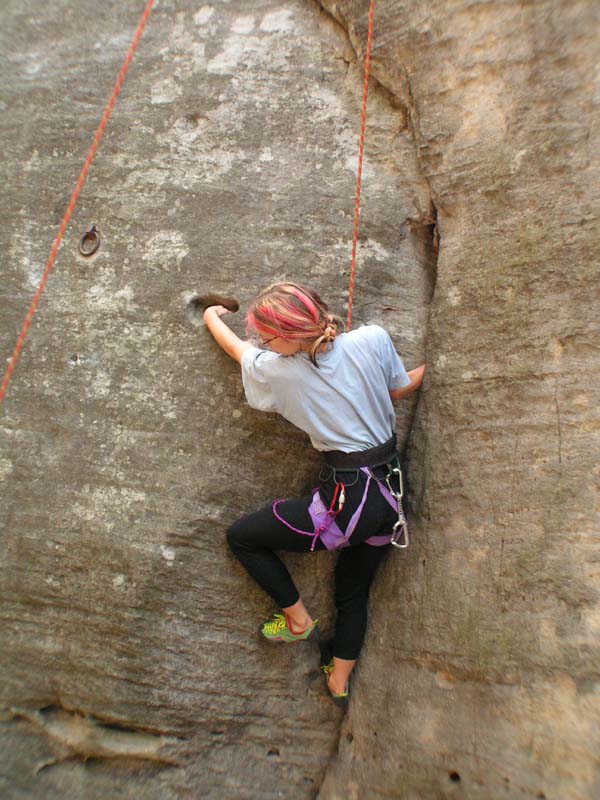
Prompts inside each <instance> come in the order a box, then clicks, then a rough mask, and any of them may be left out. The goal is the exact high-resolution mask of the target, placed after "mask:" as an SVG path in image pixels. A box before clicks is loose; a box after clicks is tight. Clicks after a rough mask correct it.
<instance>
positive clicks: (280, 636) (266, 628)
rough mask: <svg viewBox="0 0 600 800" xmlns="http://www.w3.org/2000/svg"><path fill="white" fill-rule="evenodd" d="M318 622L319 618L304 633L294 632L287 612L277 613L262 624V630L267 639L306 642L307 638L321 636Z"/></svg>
mask: <svg viewBox="0 0 600 800" xmlns="http://www.w3.org/2000/svg"><path fill="white" fill-rule="evenodd" d="M318 622H319V620H318V619H316V620H315V621H314V622H313V624H312V625H310V626H309V627H308V628H307V629H306V630H305V631H302V633H292V631H291V630H290V628H289V625H288V620H287V617H286V616H285V614H275V616H274V617H273V619H270V620H269V621H268V622H263V624H262V625H261V626H260V632H261V633H262V635H263V636H264V637H265V639H269V641H271V642H305V641H306V640H307V639H318V638H319V630H318V628H317V623H318Z"/></svg>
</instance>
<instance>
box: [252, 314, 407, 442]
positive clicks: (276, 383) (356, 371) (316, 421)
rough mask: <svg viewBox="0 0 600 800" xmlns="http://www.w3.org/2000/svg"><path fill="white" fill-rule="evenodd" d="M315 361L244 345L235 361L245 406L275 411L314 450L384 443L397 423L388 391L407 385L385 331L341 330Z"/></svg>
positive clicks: (371, 328)
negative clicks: (306, 438) (238, 361)
mask: <svg viewBox="0 0 600 800" xmlns="http://www.w3.org/2000/svg"><path fill="white" fill-rule="evenodd" d="M317 362H318V365H319V366H318V367H315V365H314V364H312V363H311V361H310V359H309V357H308V354H307V353H304V352H300V353H296V354H295V355H293V356H282V355H279V354H277V353H271V352H267V351H265V350H260V349H258V348H252V349H251V350H247V351H246V352H245V353H244V355H243V357H242V364H241V366H242V380H243V384H244V390H245V392H246V398H247V400H248V403H249V404H250V405H251V406H252V407H253V408H258V409H260V410H262V411H277V412H279V413H280V414H281V415H282V416H284V417H285V418H286V419H288V420H289V421H290V422H292V423H293V424H294V425H296V426H297V427H298V428H301V429H302V430H303V431H306V433H308V435H309V436H310V439H311V442H312V444H313V446H314V447H315V448H316V449H317V450H343V451H345V452H352V451H356V450H367V449H369V448H370V447H375V446H377V445H379V444H383V442H385V441H387V440H388V439H389V438H390V436H391V435H392V433H393V431H394V427H395V422H396V416H395V413H394V407H393V405H392V401H391V398H390V395H389V390H390V389H398V388H401V387H403V386H407V385H408V384H409V383H410V379H409V377H408V375H407V373H406V370H405V369H404V365H403V364H402V361H401V360H400V358H399V356H398V354H397V353H396V351H395V349H394V346H393V344H392V341H391V339H390V337H389V335H388V333H387V332H386V331H385V330H384V329H383V328H380V327H379V326H378V325H367V326H365V327H363V328H357V329H356V330H353V331H350V332H349V333H343V334H340V335H339V336H337V337H336V338H335V340H334V342H333V344H332V345H331V346H330V347H329V349H328V350H327V351H326V352H324V353H319V354H318V355H317Z"/></svg>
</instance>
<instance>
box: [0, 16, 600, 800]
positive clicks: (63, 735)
mask: <svg viewBox="0 0 600 800" xmlns="http://www.w3.org/2000/svg"><path fill="white" fill-rule="evenodd" d="M134 5H135V4H117V3H115V2H107V3H103V4H100V5H98V4H92V3H89V2H88V1H87V0H85V2H81V3H77V4H75V3H73V2H68V1H67V0H63V2H62V3H53V4H49V5H48V4H42V3H39V2H38V0H27V2H24V3H21V4H18V5H17V4H16V3H12V4H8V5H5V7H4V9H3V11H2V26H1V28H2V31H3V33H4V38H5V42H4V45H3V47H2V58H3V74H4V75H7V76H8V78H7V80H6V81H5V87H4V91H3V97H2V110H3V112H4V113H3V115H2V117H3V121H2V139H3V142H4V154H5V160H4V166H3V168H2V169H3V182H4V186H5V199H4V201H3V213H2V221H1V223H0V224H1V231H2V234H1V235H2V243H3V251H4V252H5V253H7V254H9V256H10V257H9V258H8V259H5V260H6V263H7V268H6V270H5V280H4V282H3V287H2V300H3V313H2V326H1V331H0V336H1V341H2V348H3V352H6V354H7V355H8V354H9V353H10V351H11V349H12V346H13V343H14V338H15V335H16V332H17V331H18V328H19V325H20V323H21V321H22V318H23V316H24V313H25V310H26V307H27V304H28V303H29V300H30V297H31V295H32V294H33V291H34V290H35V286H36V285H37V282H38V280H39V276H40V272H41V267H42V265H43V263H44V262H45V259H46V256H47V253H48V251H49V248H50V244H51V241H52V238H53V236H54V234H55V232H56V229H57V226H58V224H59V223H60V219H61V217H62V214H63V212H64V209H65V207H66V204H67V202H68V198H69V195H70V193H71V191H72V188H73V186H74V184H75V181H76V179H77V175H78V172H79V169H80V166H81V163H82V161H83V158H84V155H85V152H86V151H87V148H88V146H89V144H90V142H91V139H92V136H93V133H94V130H95V128H96V125H97V123H98V120H99V118H100V116H101V113H102V109H103V106H104V103H105V102H106V100H107V98H108V96H109V95H110V91H111V88H112V84H113V81H114V79H115V76H116V74H117V72H118V69H119V67H120V65H121V62H122V59H123V57H124V55H125V52H126V50H127V46H128V43H129V41H130V39H131V36H132V34H133V30H134V28H135V25H136V23H137V19H138V16H139V14H140V13H141V10H142V9H141V7H140V8H134ZM323 5H324V6H325V8H326V11H323V10H320V9H319V8H318V7H317V6H316V5H313V4H312V3H306V2H301V1H300V0H288V1H287V2H282V3H273V2H267V0H264V1H262V2H261V1H260V0H248V2H244V3H243V4H241V3H234V2H225V0H223V2H211V3H207V4H205V5H202V6H200V5H198V4H189V3H187V2H184V0H178V1H177V2H175V0H173V1H172V2H169V0H165V2H161V3H160V4H159V5H157V7H156V8H155V9H154V10H153V12H152V14H151V17H150V20H149V23H148V27H147V30H146V32H145V33H144V36H143V38H142V40H141V44H140V47H139V50H138V53H137V54H136V57H135V60H134V62H133V64H132V67H131V68H130V72H129V74H128V77H127V79H126V82H125V84H124V86H123V89H122V92H121V95H120V97H119V100H118V102H117V105H116V106H115V109H114V111H113V116H112V117H111V121H110V123H109V127H108V129H107V132H106V134H105V138H104V139H103V142H102V144H101V147H100V149H99V152H98V154H97V156H96V159H95V161H94V164H93V167H92V170H91V172H90V176H89V178H88V182H87V184H86V186H85V188H84V191H83V193H82V196H81V199H80V202H79V204H78V206H77V209H76V211H75V214H74V216H73V219H72V222H71V224H70V226H69V229H68V231H67V235H66V237H65V240H64V244H63V246H62V248H61V250H60V252H59V257H58V260H57V263H56V266H55V268H54V272H53V274H52V276H51V279H50V281H49V283H48V286H47V289H46V292H45V295H44V300H43V301H42V304H41V306H40V309H39V312H38V314H37V316H36V320H35V322H34V324H33V326H32V329H31V331H30V334H29V338H28V341H27V345H26V347H25V350H24V352H23V356H22V359H21V362H20V364H19V366H18V368H17V371H16V372H15V375H14V377H13V382H12V384H11V387H10V389H9V393H8V395H7V398H6V400H5V403H4V406H3V417H2V420H1V423H0V436H1V443H2V445H1V446H2V450H1V453H0V487H1V489H2V494H3V498H2V504H1V507H0V508H1V510H0V520H1V522H2V525H3V529H4V530H3V538H2V542H3V548H2V551H1V556H0V558H1V564H2V573H1V574H2V577H1V581H2V595H3V604H2V607H1V610H0V624H1V636H2V642H3V646H2V649H1V652H0V663H1V668H2V675H3V678H4V680H3V682H2V697H1V706H2V708H3V709H4V710H3V714H2V722H1V723H0V741H1V745H0V748H1V752H2V755H3V758H2V770H1V771H0V788H1V789H2V794H3V796H6V797H9V798H13V797H14V798H17V797H36V798H37V797H39V798H59V797H60V798H64V797H69V798H75V797H81V796H83V795H85V796H86V797H90V798H104V797H107V796H113V795H115V796H116V795H119V796H122V797H132V798H133V797H136V798H137V797H140V796H143V797H148V798H157V800H158V799H159V798H160V800H163V798H167V800H168V799H169V798H175V797H178V798H179V797H190V798H196V797H203V798H213V797H215V798H217V797H218V798H222V797H227V798H275V797H286V798H288V797H289V798H294V800H295V798H304V797H306V798H309V797H314V796H315V794H317V793H319V794H320V796H321V797H322V798H326V799H327V800H329V799H330V798H344V799H345V798H361V799H362V798H378V797H397V798H407V799H408V798H411V799H412V798H434V797H458V796H461V797H469V798H488V797H490V798H503V797H506V798H513V797H514V798H520V797H538V798H541V797H544V796H545V797H547V798H561V800H562V798H593V797H595V796H596V795H597V794H598V792H599V791H600V786H599V783H600V778H599V775H598V769H597V753H598V751H599V747H600V741H599V739H600V734H599V733H598V731H599V730H600V726H599V725H598V723H599V722H600V708H599V706H600V700H599V698H600V676H599V669H598V664H599V663H600V661H599V655H600V654H599V653H598V645H597V638H598V636H597V634H598V631H599V629H600V612H599V609H598V582H599V575H598V571H597V569H596V568H595V563H597V562H596V561H595V559H597V555H596V552H595V549H594V545H595V544H597V540H595V538H594V537H595V533H596V529H595V527H594V524H593V523H594V520H593V517H592V509H593V488H594V487H593V481H592V478H593V477H594V476H596V475H597V471H596V459H595V458H594V455H595V451H596V450H597V448H594V437H596V440H597V429H598V412H597V407H598V405H597V402H596V403H595V402H594V398H595V394H594V393H595V392H596V394H597V387H598V378H597V372H598V370H597V368H596V367H597V352H598V346H597V343H596V342H594V341H593V339H592V333H593V332H594V328H595V326H594V322H595V316H596V315H594V314H593V305H592V301H593V299H594V289H595V287H596V284H597V275H596V273H595V272H594V271H593V267H592V264H593V256H594V255H595V251H596V249H597V248H596V247H595V246H594V245H595V242H594V240H593V233H594V228H593V224H594V206H593V202H592V201H593V197H592V187H593V185H594V184H593V178H594V177H595V175H594V174H593V169H594V161H593V155H594V152H595V151H594V148H593V146H592V135H591V132H592V125H591V120H592V110H593V92H592V88H593V87H592V78H591V75H592V73H593V66H594V58H593V38H592V36H593V31H594V25H593V17H594V9H593V7H592V3H591V2H587V3H584V2H579V3H578V2H570V3H567V2H558V0H555V2H543V0H542V2H538V3H535V4H533V3H531V4H529V3H504V4H495V3H472V2H469V3H467V2H465V0H462V1H461V0H456V2H452V3H449V2H436V0H433V1H432V2H430V3H427V4H422V3H417V2H408V1H406V2H402V3H400V2H394V1H393V0H378V1H377V4H376V5H377V8H376V19H375V39H374V51H373V58H374V61H373V70H374V75H375V78H376V80H374V82H373V85H372V89H371V95H370V100H369V126H368V132H367V154H366V161H365V171H364V175H363V180H364V187H363V209H362V213H361V242H360V247H359V277H358V282H357V288H356V302H355V307H354V325H360V324H362V323H365V322H379V323H381V324H383V325H384V326H385V327H387V328H388V330H389V331H390V333H391V334H392V337H393V338H394V341H395V343H396V345H397V348H398V350H399V352H400V353H401V354H402V356H403V358H404V360H405V362H406V364H407V366H408V367H409V368H410V367H413V366H415V365H416V364H417V363H419V362H420V361H421V359H422V358H423V357H424V353H426V358H427V362H428V374H427V380H426V385H425V387H424V389H423V391H422V392H421V397H420V399H419V402H418V405H417V406H416V408H415V401H414V400H413V401H410V402H406V403H405V404H404V405H403V407H402V408H400V409H399V425H398V431H399V433H400V435H401V437H402V438H403V439H404V440H406V438H407V436H408V434H409V430H410V429H411V428H412V431H411V433H410V438H409V440H408V449H407V458H406V460H407V466H408V470H409V473H410V479H411V509H410V510H411V518H412V533H413V544H412V547H411V549H410V550H409V552H408V554H406V555H399V554H398V553H393V554H391V557H390V558H389V560H388V562H387V564H386V566H385V568H384V569H383V571H382V573H381V574H380V576H379V579H378V581H377V584H376V586H375V589H374V594H373V603H372V609H371V618H370V630H369V638H368V641H367V646H366V648H365V653H364V658H363V659H362V660H361V664H360V667H359V669H358V670H357V672H356V673H355V674H356V680H355V681H354V684H353V687H352V701H351V704H350V709H349V711H348V714H347V716H346V717H345V719H344V721H343V723H342V726H341V735H340V736H339V747H338V735H339V732H340V721H341V720H340V715H339V712H338V711H337V709H335V708H332V707H331V705H330V703H329V700H328V699H327V698H326V697H325V694H324V691H323V687H322V684H321V682H320V680H319V679H318V678H317V679H316V680H313V679H314V677H315V676H314V672H315V667H316V652H315V651H314V650H313V649H312V648H311V646H310V645H308V646H307V647H301V646H298V649H294V648H288V649H285V648H284V649H283V650H281V649H279V648H274V647H273V648H269V647H268V646H267V644H266V643H264V642H261V641H259V638H258V636H257V634H256V626H257V624H258V622H260V621H261V620H262V619H263V618H264V617H265V616H267V615H268V614H270V613H271V610H272V608H271V605H270V602H269V601H268V599H266V598H264V597H263V596H262V595H261V594H260V592H259V591H258V590H257V589H256V588H255V587H254V586H253V584H252V583H251V581H250V580H249V579H248V578H247V577H246V576H245V574H244V573H243V572H242V570H241V569H240V568H239V567H238V566H237V564H236V563H235V562H234V561H233V559H232V558H231V557H230V556H229V554H228V553H227V552H226V550H225V547H224V540H223V532H224V529H225V528H226V526H227V525H228V524H229V523H230V522H231V521H233V520H234V519H235V518H237V517H238V516H239V515H241V514H243V513H245V512H246V511H249V510H252V509H254V508H256V507H259V506H260V505H262V504H264V503H266V502H268V501H269V500H270V499H272V498H273V497H277V496H285V495H293V494H297V493H300V492H303V491H305V490H306V489H307V488H308V487H309V486H311V485H312V483H313V481H314V479H315V476H316V472H317V470H318V459H317V458H316V457H315V455H314V453H312V452H311V451H310V449H309V448H308V447H307V442H306V439H305V437H304V436H303V435H301V434H299V433H298V432H296V431H294V430H293V429H292V428H291V427H290V426H288V425H287V423H285V422H283V421H281V420H279V419H277V418H275V417H272V416H270V415H264V414H263V415H261V414H259V413H257V412H254V411H252V410H250V409H249V408H248V407H247V406H246V405H245V403H244V399H243V394H242V390H241V386H240V381H239V375H238V370H237V367H236V366H235V364H233V363H232V362H230V361H229V360H228V359H227V358H226V357H225V356H224V355H223V354H222V353H220V352H219V351H218V350H217V348H216V347H215V345H214V343H213V342H212V341H211V340H210V337H209V336H208V334H207V332H206V331H205V330H204V329H203V327H202V325H201V324H200V323H199V321H198V319H197V317H196V316H195V314H194V307H193V303H192V305H190V301H191V300H193V298H194V296H195V293H200V294H202V293H204V292H206V291H218V292H223V293H226V294H235V295H236V296H237V297H238V298H239V300H240V301H241V304H242V308H244V307H245V305H246V304H247V302H248V300H249V299H250V298H251V297H252V296H253V295H254V294H255V292H256V290H257V289H259V288H261V287H262V286H263V285H265V284H267V283H269V282H271V281H273V280H278V279H281V278H295V279H297V280H301V281H304V282H306V283H310V284H313V285H314V286H315V287H316V288H317V289H318V290H320V292H321V293H322V294H323V295H324V296H325V297H327V298H328V299H329V300H330V302H331V305H332V306H333V307H336V308H337V309H338V310H342V309H343V304H344V299H345V292H346V287H347V272H348V263H349V243H350V238H351V227H352V208H353V192H354V168H355V165H356V146H357V135H358V114H359V104H360V91H361V70H360V67H359V66H358V64H357V60H356V55H355V51H357V52H358V53H359V55H362V52H363V50H364V40H365V32H366V6H367V4H366V3H365V2H360V3H358V2H347V3H346V2H336V3H328V2H324V3H323ZM334 20H335V21H334ZM346 31H347V33H346ZM596 128H597V126H596ZM91 222H96V223H97V224H98V227H99V228H100V230H101V232H102V236H103V241H102V245H101V248H100V250H99V251H98V253H97V254H96V255H95V256H93V257H92V258H91V259H84V258H83V257H81V256H79V255H78V254H77V245H78V242H79V239H80V237H81V235H82V233H83V232H84V231H85V229H86V228H87V227H89V225H90V223H91ZM438 243H439V250H438ZM232 326H233V327H234V328H235V329H236V330H237V331H238V332H242V330H243V319H242V315H241V314H240V315H238V317H237V318H235V319H233V320H232ZM413 418H414V423H413ZM288 561H289V563H290V564H291V567H292V570H293V572H294V575H295V576H296V577H297V578H298V584H299V586H300V587H301V589H302V590H303V595H304V599H305V601H306V602H307V604H308V605H309V606H310V607H311V609H314V610H315V611H316V612H317V611H318V613H319V615H320V617H321V619H322V620H323V626H324V628H325V631H327V628H328V627H330V625H331V622H332V609H331V600H330V587H329V583H330V577H331V576H330V572H331V561H330V558H329V557H328V555H327V554H320V555H318V556H316V557H314V558H303V559H302V558H289V559H288Z"/></svg>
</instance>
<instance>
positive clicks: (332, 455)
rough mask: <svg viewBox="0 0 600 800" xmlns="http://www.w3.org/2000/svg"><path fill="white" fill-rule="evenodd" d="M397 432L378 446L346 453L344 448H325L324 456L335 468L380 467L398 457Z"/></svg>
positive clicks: (327, 462) (326, 461)
mask: <svg viewBox="0 0 600 800" xmlns="http://www.w3.org/2000/svg"><path fill="white" fill-rule="evenodd" d="M396 448H397V441H396V434H394V435H393V436H392V438H391V439H388V440H387V442H384V443H383V444H378V445H377V447H370V448H369V449H368V450H355V451H354V452H353V453H344V452H343V450H325V451H324V452H323V456H324V457H325V463H326V464H329V466H330V467H333V468H334V469H338V470H343V469H358V468H359V467H380V466H381V465H382V464H389V463H390V462H392V461H393V460H394V458H395V457H396Z"/></svg>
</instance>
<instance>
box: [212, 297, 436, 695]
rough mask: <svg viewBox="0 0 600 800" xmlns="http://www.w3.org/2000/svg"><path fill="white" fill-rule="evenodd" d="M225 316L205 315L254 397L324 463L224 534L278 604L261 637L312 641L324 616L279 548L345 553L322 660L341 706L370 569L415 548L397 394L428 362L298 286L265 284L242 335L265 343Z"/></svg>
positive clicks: (363, 617)
mask: <svg viewBox="0 0 600 800" xmlns="http://www.w3.org/2000/svg"><path fill="white" fill-rule="evenodd" d="M228 313H231V312H230V311H229V309H227V308H225V307H224V306H222V305H214V306H210V307H208V308H207V309H206V310H205V311H204V321H205V322H206V325H207V327H208V329H209V330H210V332H211V334H212V335H213V337H214V339H215V340H216V342H217V344H219V345H220V346H221V347H222V348H223V350H225V352H226V353H227V354H228V355H230V356H231V357H232V358H234V359H235V360H236V361H237V362H239V363H240V365H241V370H242V382H243V385H244V390H245V393H246V398H247V400H248V403H249V404H250V406H252V407H253V408H257V409H260V410H262V411H277V412H279V413H280V414H281V415H282V416H284V417H285V418H286V419H287V420H289V421H290V422H292V423H293V424H294V425H296V426H297V427H298V428H301V429H302V430H303V431H305V432H306V433H307V434H308V435H309V437H310V439H311V442H312V445H313V447H315V448H316V449H317V450H320V451H322V452H323V457H324V461H325V464H324V466H323V469H322V470H321V474H320V476H319V480H320V482H319V487H318V489H317V490H315V492H314V493H313V494H312V495H309V496H307V497H302V498H300V499H296V500H285V501H278V502H276V503H274V504H273V505H272V506H271V505H269V506H267V507H266V508H263V509H262V510H260V511H257V512H256V513H254V514H250V515H248V516H246V517H243V518H242V519H240V520H238V521H237V522H235V523H234V524H233V525H232V526H231V528H230V529H229V530H228V532H227V540H228V542H229V545H230V547H231V549H232V551H233V553H234V554H235V556H236V557H237V558H238V559H239V561H240V562H241V563H242V565H243V566H244V567H245V569H246V570H247V571H248V572H249V574H250V575H251V576H252V578H254V580H255V581H256V582H257V583H258V585H259V586H260V587H261V588H262V589H263V590H264V591H265V592H267V593H268V594H269V595H270V596H271V598H272V599H273V600H274V601H275V603H276V604H277V605H278V606H279V608H281V609H282V611H283V613H282V614H275V616H274V617H273V619H272V620H270V621H268V622H265V623H264V624H263V625H262V627H261V632H262V634H263V636H265V637H266V638H267V639H270V640H273V641H283V642H296V641H302V640H307V639H310V638H313V637H316V636H317V622H318V620H317V619H313V617H312V616H311V614H310V613H309V611H308V609H307V608H306V607H305V606H304V603H303V602H302V600H301V598H300V594H299V593H298V590H297V589H296V586H295V584H294V581H293V580H292V578H291V576H290V573H289V572H288V570H287V568H286V567H285V566H284V564H283V562H282V561H281V560H280V559H279V558H278V556H277V555H275V553H274V551H275V550H282V551H290V552H295V553H299V552H311V551H316V550H323V549H328V550H338V551H339V557H338V561H337V564H336V567H335V605H336V611H337V617H336V623H335V633H334V638H333V642H332V644H331V647H330V649H329V651H328V655H327V657H325V658H324V659H322V661H323V663H322V665H321V666H322V669H323V671H324V672H325V674H326V676H327V687H328V689H329V692H330V694H331V696H332V697H333V698H334V699H336V700H338V702H340V703H343V702H345V700H346V698H347V697H348V679H349V677H350V673H351V672H352V670H353V668H354V666H355V664H356V660H357V658H358V656H359V653H360V649H361V646H362V643H363V640H364V637H365V631H366V625H367V601H368V593H369V587H370V585H371V581H372V579H373V576H374V574H375V570H376V569H377V567H378V565H379V563H380V562H381V561H382V559H383V557H384V555H385V554H386V552H387V551H388V550H389V549H390V545H391V544H396V545H397V546H399V547H403V546H406V545H407V544H408V531H407V528H406V518H405V516H404V511H403V509H402V475H401V472H400V465H399V461H398V453H397V449H396V437H395V434H394V426H395V414H394V408H393V405H392V401H394V400H398V399H400V398H402V397H405V396H406V395H407V394H409V393H410V392H412V391H414V390H415V389H417V388H418V387H419V386H420V385H421V382H422V379H423V373H424V370H425V365H422V366H420V367H417V368H416V369H413V370H412V371H410V372H408V373H407V372H406V370H405V369H404V366H403V365H402V361H401V360H400V358H399V357H398V355H397V353H396V351H395V349H394V347H393V345H392V341H391V339H390V337H389V335H388V334H387V333H386V331H385V330H383V328H380V327H379V326H377V325H366V326H364V327H362V328H357V329H355V330H353V331H351V332H349V333H343V332H342V327H343V326H342V323H341V321H340V320H339V319H338V318H336V317H334V316H333V315H332V314H330V313H329V310H328V307H327V305H326V304H325V303H324V302H323V300H322V299H321V298H320V297H319V295H318V294H317V293H316V292H315V291H313V290H312V289H309V288H307V287H305V286H302V285H300V284H297V283H277V284H274V285H273V286H269V287H268V288H267V289H265V290H264V291H263V292H261V293H260V294H259V295H258V297H257V298H256V299H255V300H254V302H253V303H252V304H251V305H250V308H249V310H248V313H247V318H246V320H247V331H248V334H249V335H250V336H253V337H255V338H256V339H257V341H259V342H260V344H261V346H260V347H258V346H256V345H255V344H253V343H252V342H251V341H244V340H242V339H240V338H239V337H238V336H236V334H235V333H234V332H233V331H232V330H231V329H230V328H229V327H228V326H227V325H226V324H225V323H224V322H223V320H222V319H221V317H223V316H224V315H225V314H228ZM330 656H331V657H330Z"/></svg>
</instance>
